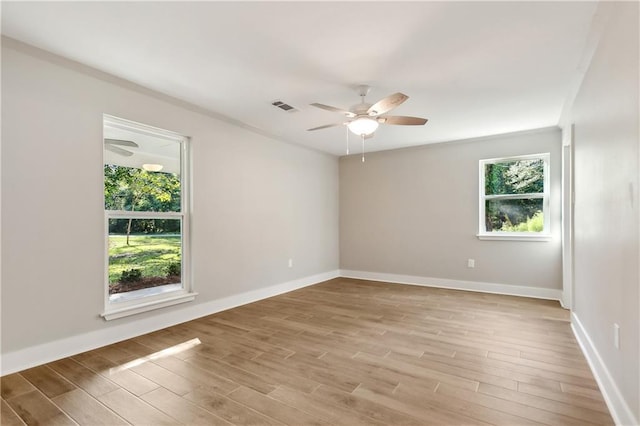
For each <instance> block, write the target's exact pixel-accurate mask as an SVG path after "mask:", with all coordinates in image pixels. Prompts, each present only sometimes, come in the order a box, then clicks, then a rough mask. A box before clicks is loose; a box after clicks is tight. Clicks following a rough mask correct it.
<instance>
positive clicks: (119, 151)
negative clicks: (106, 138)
mask: <svg viewBox="0 0 640 426" xmlns="http://www.w3.org/2000/svg"><path fill="white" fill-rule="evenodd" d="M104 149H106V150H108V151H111V152H114V153H116V154H118V155H122V156H125V157H131V156H132V155H133V152H131V151H127V150H126V149H122V148H118V147H117V146H113V145H111V144H105V146H104Z"/></svg>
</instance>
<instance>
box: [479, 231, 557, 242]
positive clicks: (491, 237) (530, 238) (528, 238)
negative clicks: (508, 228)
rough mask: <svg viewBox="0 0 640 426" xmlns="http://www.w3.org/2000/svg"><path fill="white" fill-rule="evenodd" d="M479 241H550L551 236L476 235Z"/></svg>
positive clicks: (538, 234) (514, 234) (516, 233)
mask: <svg viewBox="0 0 640 426" xmlns="http://www.w3.org/2000/svg"><path fill="white" fill-rule="evenodd" d="M476 237H478V239H479V240H502V241H551V240H552V239H553V237H552V236H551V234H541V233H529V234H524V233H520V232H513V233H509V232H490V233H486V234H476Z"/></svg>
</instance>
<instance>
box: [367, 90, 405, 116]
mask: <svg viewBox="0 0 640 426" xmlns="http://www.w3.org/2000/svg"><path fill="white" fill-rule="evenodd" d="M407 99H409V97H408V96H407V95H405V94H403V93H400V92H398V93H394V94H393V95H389V96H387V97H386V98H384V99H380V100H379V101H378V102H376V103H375V104H373V105H371V107H370V108H369V109H368V110H367V114H369V115H380V114H384V113H385V112H388V111H391V110H392V109H394V108H395V107H397V106H399V105H400V104H401V103H403V102H404V101H406V100H407Z"/></svg>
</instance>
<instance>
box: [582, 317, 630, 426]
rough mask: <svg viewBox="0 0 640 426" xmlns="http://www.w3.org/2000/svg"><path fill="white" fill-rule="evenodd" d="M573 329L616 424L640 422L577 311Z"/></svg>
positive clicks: (628, 425)
mask: <svg viewBox="0 0 640 426" xmlns="http://www.w3.org/2000/svg"><path fill="white" fill-rule="evenodd" d="M571 329H572V330H573V334H574V335H575V336H576V340H577V341H578V344H579V345H580V348H581V349H582V352H583V353H584V356H585V358H586V359H587V362H588V363H589V367H591V372H592V373H593V375H594V377H595V378H596V382H598V386H599V387H600V391H601V392H602V395H603V397H604V400H605V402H606V403H607V407H609V411H610V412H611V416H612V417H613V421H614V422H616V425H620V426H632V425H638V424H640V422H639V421H638V420H640V419H636V418H635V416H634V415H633V412H632V411H631V408H629V405H628V404H627V402H626V401H625V400H624V398H623V396H622V393H621V392H620V389H618V386H617V385H616V382H615V380H613V377H612V376H611V373H609V369H608V368H607V366H606V364H605V363H604V361H603V360H602V358H601V357H600V354H599V353H598V350H597V349H596V347H595V345H594V344H593V340H591V338H590V337H589V334H588V333H587V330H585V328H584V326H583V325H582V322H580V319H579V318H578V316H577V315H576V313H575V312H572V313H571Z"/></svg>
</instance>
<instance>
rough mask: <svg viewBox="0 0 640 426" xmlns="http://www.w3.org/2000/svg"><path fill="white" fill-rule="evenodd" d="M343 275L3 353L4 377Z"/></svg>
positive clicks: (272, 288) (327, 275)
mask: <svg viewBox="0 0 640 426" xmlns="http://www.w3.org/2000/svg"><path fill="white" fill-rule="evenodd" d="M339 276H340V275H339V271H338V270H334V271H328V272H323V273H320V274H317V275H311V276H308V277H303V278H298V279H295V280H292V281H287V282H284V283H280V284H275V285H272V286H269V287H265V288H260V289H256V290H251V291H247V292H244V293H240V294H235V295H232V296H228V297H224V298H222V299H216V300H212V301H210V302H206V303H201V304H196V305H192V304H189V305H185V307H184V308H182V309H177V310H173V311H168V312H167V311H158V314H157V315H154V316H149V317H146V318H140V319H138V320H136V321H133V322H131V321H129V322H126V323H122V324H118V325H111V324H113V323H104V324H105V327H104V328H102V329H100V330H96V331H91V332H88V333H84V334H80V335H76V336H71V337H67V338H64V339H60V340H55V341H53V342H48V343H43V344H40V345H36V346H30V347H28V348H24V349H20V350H17V351H14V352H9V353H6V354H2V371H1V373H0V375H2V376H4V375H6V374H11V373H15V372H18V371H22V370H24V369H27V368H31V367H35V366H37V365H42V364H46V363H48V362H51V361H55V360H57V359H61V358H65V357H68V356H72V355H76V354H78V353H81V352H85V351H88V350H92V349H96V348H99V347H102V346H105V345H110V344H112V343H116V342H120V341H122V340H126V339H130V338H132V337H136V336H140V335H142V334H146V333H151V332H153V331H156V330H160V329H162V328H166V327H170V326H172V325H176V324H180V323H183V322H186V321H191V320H193V319H196V318H200V317H203V316H207V315H211V314H215V313H216V312H220V311H224V310H227V309H231V308H235V307H237V306H240V305H246V304H247V303H252V302H255V301H258V300H262V299H266V298H268V297H273V296H277V295H278V294H282V293H287V292H289V291H292V290H297V289H299V288H303V287H307V286H310V285H313V284H317V283H320V282H323V281H327V280H330V279H333V278H337V277H339ZM117 322H118V321H116V323H117ZM107 324H108V325H107Z"/></svg>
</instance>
